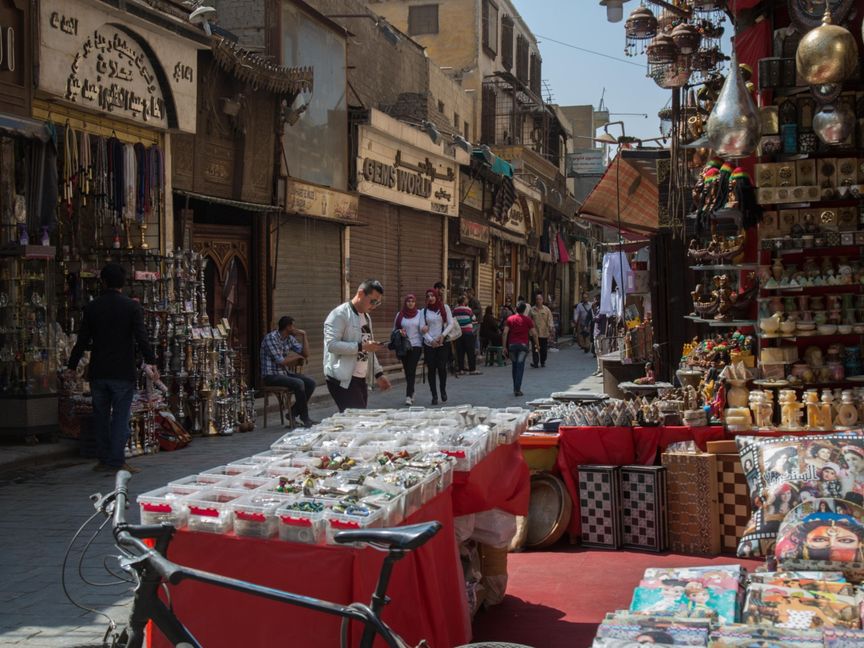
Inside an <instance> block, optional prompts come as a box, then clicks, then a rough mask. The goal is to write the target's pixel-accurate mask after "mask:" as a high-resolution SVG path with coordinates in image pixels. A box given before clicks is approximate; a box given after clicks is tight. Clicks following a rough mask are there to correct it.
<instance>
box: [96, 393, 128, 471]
mask: <svg viewBox="0 0 864 648" xmlns="http://www.w3.org/2000/svg"><path fill="white" fill-rule="evenodd" d="M90 394H91V395H92V396H93V427H94V431H95V433H96V435H95V436H96V447H97V452H98V454H97V456H98V457H99V461H100V462H101V463H103V464H106V465H108V466H111V467H113V468H119V467H120V466H122V465H123V464H124V463H126V442H127V441H128V440H129V410H130V409H131V408H132V397H133V396H134V395H135V383H134V382H132V381H131V380H115V379H111V378H95V379H93V380H91V381H90Z"/></svg>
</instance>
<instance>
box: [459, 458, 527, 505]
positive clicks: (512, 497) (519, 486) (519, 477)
mask: <svg viewBox="0 0 864 648" xmlns="http://www.w3.org/2000/svg"><path fill="white" fill-rule="evenodd" d="M530 498H531V472H530V471H529V470H528V464H526V463H525V458H524V457H523V456H522V449H521V448H520V447H519V444H518V443H511V444H509V445H503V446H498V447H497V448H496V449H495V450H493V451H492V452H490V453H489V454H488V455H487V456H486V458H485V459H483V461H481V462H480V463H478V464H477V465H476V466H474V469H473V470H471V471H470V472H457V473H455V474H454V475H453V515H456V516H459V515H468V514H469V513H479V512H480V511H488V510H489V509H493V508H497V509H501V510H502V511H507V512H508V513H512V514H513V515H527V514H528V500H529V499H530Z"/></svg>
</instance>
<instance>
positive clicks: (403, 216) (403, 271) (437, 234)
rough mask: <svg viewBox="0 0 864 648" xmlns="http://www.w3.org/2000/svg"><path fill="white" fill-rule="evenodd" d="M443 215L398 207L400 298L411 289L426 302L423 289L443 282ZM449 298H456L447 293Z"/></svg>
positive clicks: (418, 297) (420, 299)
mask: <svg viewBox="0 0 864 648" xmlns="http://www.w3.org/2000/svg"><path fill="white" fill-rule="evenodd" d="M442 218H443V217H441V216H436V215H434V214H430V213H428V212H421V211H417V210H414V209H407V208H404V207H401V208H400V209H399V297H400V300H399V301H400V303H401V298H402V297H403V296H404V295H406V294H407V293H409V292H413V293H414V294H416V295H417V299H418V302H419V303H420V304H422V303H423V299H424V295H423V293H424V291H425V290H426V289H427V288H431V287H432V286H433V285H434V284H435V282H437V281H444V276H443V265H444V261H443V257H444V223H443V222H442ZM448 297H449V298H452V297H454V296H453V295H448Z"/></svg>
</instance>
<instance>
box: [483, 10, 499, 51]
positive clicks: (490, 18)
mask: <svg viewBox="0 0 864 648" xmlns="http://www.w3.org/2000/svg"><path fill="white" fill-rule="evenodd" d="M483 47H484V49H485V50H486V52H487V53H488V54H491V55H492V57H493V58H494V56H495V54H497V53H498V7H497V6H496V5H495V4H493V3H492V1H491V0H483Z"/></svg>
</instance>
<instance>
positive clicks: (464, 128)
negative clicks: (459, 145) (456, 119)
mask: <svg viewBox="0 0 864 648" xmlns="http://www.w3.org/2000/svg"><path fill="white" fill-rule="evenodd" d="M462 137H464V138H465V139H466V140H469V141H470V140H471V135H470V134H469V133H468V122H467V121H466V122H464V123H463V126H462Z"/></svg>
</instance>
